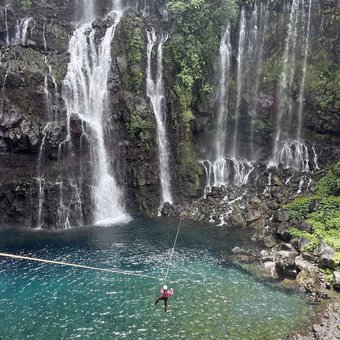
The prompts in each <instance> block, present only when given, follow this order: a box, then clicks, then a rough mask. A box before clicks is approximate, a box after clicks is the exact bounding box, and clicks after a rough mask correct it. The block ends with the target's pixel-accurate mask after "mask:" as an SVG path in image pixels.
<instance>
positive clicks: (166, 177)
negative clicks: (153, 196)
mask: <svg viewBox="0 0 340 340" xmlns="http://www.w3.org/2000/svg"><path fill="white" fill-rule="evenodd" d="M147 37H148V45H147V71H146V75H147V79H146V91H147V96H148V97H149V99H150V103H151V106H152V110H153V113H154V115H155V118H156V130H157V144H158V160H159V171H160V184H161V204H160V207H162V206H163V204H164V203H165V202H169V203H173V199H172V193H171V176H170V164H169V157H170V154H169V143H168V137H167V131H166V108H165V97H164V83H163V45H164V43H165V42H166V41H167V39H168V34H166V33H163V34H161V36H160V39H159V42H158V48H157V71H156V75H155V79H154V78H153V73H152V51H153V49H154V47H155V45H156V43H157V36H156V32H155V30H154V29H153V28H152V29H151V30H149V31H147Z"/></svg>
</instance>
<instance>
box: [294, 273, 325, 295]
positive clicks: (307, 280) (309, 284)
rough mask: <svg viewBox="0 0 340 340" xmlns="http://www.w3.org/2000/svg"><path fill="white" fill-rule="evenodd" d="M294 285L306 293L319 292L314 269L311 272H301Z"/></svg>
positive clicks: (319, 284)
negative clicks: (300, 287) (301, 287)
mask: <svg viewBox="0 0 340 340" xmlns="http://www.w3.org/2000/svg"><path fill="white" fill-rule="evenodd" d="M296 283H297V284H298V285H300V286H303V288H304V289H305V290H306V292H308V293H317V292H319V291H320V288H321V282H320V279H319V275H318V272H317V270H316V269H314V270H311V271H306V270H302V271H301V272H300V273H298V274H297V276H296Z"/></svg>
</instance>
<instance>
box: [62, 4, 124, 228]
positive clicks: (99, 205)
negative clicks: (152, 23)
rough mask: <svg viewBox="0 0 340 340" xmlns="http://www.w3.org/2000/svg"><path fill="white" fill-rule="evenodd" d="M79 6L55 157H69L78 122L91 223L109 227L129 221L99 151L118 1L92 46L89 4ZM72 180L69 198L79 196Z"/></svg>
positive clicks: (102, 142) (106, 159)
mask: <svg viewBox="0 0 340 340" xmlns="http://www.w3.org/2000/svg"><path fill="white" fill-rule="evenodd" d="M82 4H83V8H82V9H83V12H82V13H83V20H82V21H81V23H80V24H79V26H78V28H77V29H76V30H75V32H74V33H73V36H72V37H71V39H70V43H69V53H70V62H69V64H68V69H67V74H66V77H65V79H64V81H63V90H62V95H63V99H64V101H65V104H66V109H67V128H68V134H67V138H66V140H65V141H64V142H63V143H61V146H60V152H59V154H60V155H62V154H63V151H64V149H63V148H65V149H67V151H68V153H69V154H72V153H74V151H72V150H74V146H73V143H72V138H71V121H72V119H75V118H76V119H78V120H80V121H81V125H82V129H83V134H85V135H86V138H87V141H88V143H89V149H90V153H91V162H89V164H90V165H89V166H90V169H89V172H90V174H91V175H92V190H93V193H92V194H93V195H92V199H93V205H94V213H93V215H94V223H95V224H99V225H110V224H114V223H119V222H127V221H128V220H129V216H128V215H127V213H126V212H125V208H124V207H123V203H122V198H123V193H122V191H121V189H120V188H119V187H118V185H117V183H116V180H115V178H114V176H113V174H112V171H111V163H110V160H109V155H108V152H107V150H106V147H105V121H106V119H107V116H108V114H109V112H108V104H109V102H108V78H109V73H110V67H111V42H112V39H113V37H114V34H115V31H116V27H117V25H118V23H119V22H120V20H121V18H122V15H123V10H122V9H121V5H120V2H117V1H115V2H114V4H113V9H112V11H111V12H110V13H109V14H108V15H107V17H106V18H105V19H106V20H107V21H108V22H112V24H111V26H109V27H108V28H107V30H106V32H105V35H104V37H103V38H102V39H101V41H99V42H98V41H97V40H98V37H97V36H96V33H97V32H96V29H95V28H94V27H93V26H92V21H93V20H95V13H94V5H93V2H92V1H90V2H85V1H84V2H82ZM75 177H76V175H75V174H74V175H73V176H72V175H70V177H69V178H68V181H67V183H69V185H70V187H71V188H73V190H72V193H73V195H74V196H80V194H79V193H80V184H79V182H81V179H79V181H75V179H74V178H75ZM60 183H61V184H60V207H61V208H60V217H61V219H64V220H65V224H66V225H67V223H70V221H69V217H68V216H64V214H65V211H67V207H66V206H65V202H64V195H63V185H64V183H63V180H61V181H60ZM65 207H66V209H65ZM80 211H81V209H80ZM78 223H79V221H78Z"/></svg>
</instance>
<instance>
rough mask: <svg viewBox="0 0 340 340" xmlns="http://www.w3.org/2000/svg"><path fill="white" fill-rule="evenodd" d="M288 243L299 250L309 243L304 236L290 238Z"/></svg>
mask: <svg viewBox="0 0 340 340" xmlns="http://www.w3.org/2000/svg"><path fill="white" fill-rule="evenodd" d="M290 243H291V244H292V245H293V247H294V248H295V249H297V250H299V251H301V249H302V248H303V247H305V246H307V245H308V244H309V243H310V240H309V239H308V238H305V237H297V238H293V239H292V240H290Z"/></svg>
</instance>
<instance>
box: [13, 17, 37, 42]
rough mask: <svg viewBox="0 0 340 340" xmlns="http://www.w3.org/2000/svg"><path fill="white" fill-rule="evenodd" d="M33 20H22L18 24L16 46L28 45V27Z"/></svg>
mask: <svg viewBox="0 0 340 340" xmlns="http://www.w3.org/2000/svg"><path fill="white" fill-rule="evenodd" d="M32 20H33V18H32V17H28V18H24V19H21V20H20V21H19V22H18V24H17V32H16V35H15V40H14V45H18V44H21V45H26V43H27V30H28V25H29V24H30V22H31V21H32Z"/></svg>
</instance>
